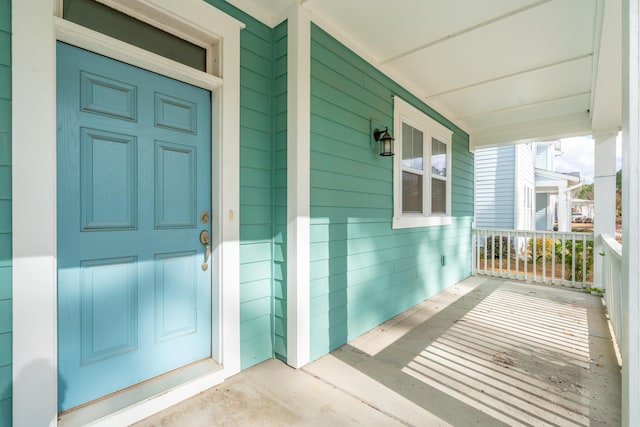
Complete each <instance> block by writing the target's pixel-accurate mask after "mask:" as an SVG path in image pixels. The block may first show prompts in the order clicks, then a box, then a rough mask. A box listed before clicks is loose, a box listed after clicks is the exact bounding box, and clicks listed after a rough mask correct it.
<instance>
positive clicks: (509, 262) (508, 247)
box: [507, 231, 511, 277]
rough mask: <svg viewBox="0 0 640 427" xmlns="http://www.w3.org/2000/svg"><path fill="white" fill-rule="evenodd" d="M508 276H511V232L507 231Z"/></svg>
mask: <svg viewBox="0 0 640 427" xmlns="http://www.w3.org/2000/svg"><path fill="white" fill-rule="evenodd" d="M507 277H511V232H510V231H507Z"/></svg>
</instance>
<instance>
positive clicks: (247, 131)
mask: <svg viewBox="0 0 640 427" xmlns="http://www.w3.org/2000/svg"><path fill="white" fill-rule="evenodd" d="M206 1H208V2H209V3H210V4H212V5H213V6H215V7H217V8H218V9H220V10H222V11H223V12H225V13H227V14H229V15H231V16H233V17H234V18H236V19H238V20H239V21H241V22H243V23H244V24H245V25H246V27H245V28H244V29H243V30H242V31H241V32H240V357H241V367H242V369H245V368H247V367H249V366H252V365H254V364H256V363H260V362H262V361H264V360H266V359H269V358H272V357H273V273H272V270H273V223H274V221H273V139H274V137H273V110H272V104H273V34H274V30H273V29H271V28H269V27H268V26H266V25H264V24H262V23H261V22H259V21H257V20H256V19H254V18H252V17H251V16H249V15H247V14H246V13H244V12H242V11H240V10H239V9H237V8H236V7H234V6H232V5H231V4H229V3H227V2H226V1H223V0H206ZM222 286H224V284H222Z"/></svg>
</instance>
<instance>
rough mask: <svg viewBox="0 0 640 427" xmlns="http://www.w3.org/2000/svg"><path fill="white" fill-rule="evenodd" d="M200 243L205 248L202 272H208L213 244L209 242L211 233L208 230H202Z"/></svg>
mask: <svg viewBox="0 0 640 427" xmlns="http://www.w3.org/2000/svg"><path fill="white" fill-rule="evenodd" d="M200 243H202V245H203V246H204V247H205V250H204V262H203V263H202V271H207V270H208V269H209V263H208V261H209V257H210V256H211V244H210V241H209V232H208V231H207V230H202V231H201V232H200Z"/></svg>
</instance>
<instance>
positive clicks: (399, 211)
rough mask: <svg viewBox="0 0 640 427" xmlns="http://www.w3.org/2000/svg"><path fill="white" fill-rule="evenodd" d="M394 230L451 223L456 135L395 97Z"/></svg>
mask: <svg viewBox="0 0 640 427" xmlns="http://www.w3.org/2000/svg"><path fill="white" fill-rule="evenodd" d="M393 108H394V130H395V139H396V144H395V147H396V148H395V160H394V172H393V174H394V175H393V181H394V183H393V200H394V209H393V228H409V227H426V226H432V225H448V224H451V135H452V132H451V131H450V130H449V129H447V128H446V127H444V126H443V125H441V124H440V123H438V122H436V121H435V120H433V119H432V118H430V117H429V116H427V115H426V114H425V113H423V112H422V111H420V110H418V109H417V108H415V107H413V106H412V105H410V104H408V103H407V102H406V101H404V100H402V99H400V98H399V97H397V96H396V97H394V101H393Z"/></svg>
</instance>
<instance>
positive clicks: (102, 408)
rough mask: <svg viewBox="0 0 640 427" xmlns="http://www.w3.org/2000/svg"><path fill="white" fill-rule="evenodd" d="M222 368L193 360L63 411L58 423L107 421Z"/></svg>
mask: <svg viewBox="0 0 640 427" xmlns="http://www.w3.org/2000/svg"><path fill="white" fill-rule="evenodd" d="M222 371H223V367H222V366H221V365H219V364H217V363H216V362H214V361H213V359H205V360H201V361H199V362H194V363H191V364H190V365H187V366H183V367H181V368H178V369H176V370H173V371H171V372H167V373H165V374H162V375H159V376H157V377H155V378H151V379H149V380H147V381H144V382H141V383H139V384H136V385H133V386H131V387H127V388H125V389H123V390H120V391H117V392H115V393H112V394H109V395H107V396H104V397H101V398H100V399H97V400H94V401H92V402H89V403H86V404H84V405H81V406H78V407H76V408H72V409H69V410H68V411H65V412H61V413H60V414H59V416H58V426H60V427H79V426H86V425H91V424H94V423H95V424H101V421H105V420H106V418H108V417H109V416H110V415H112V414H116V413H119V412H122V411H123V410H125V409H127V408H129V407H131V406H135V405H137V404H141V403H143V402H145V401H150V400H152V399H153V398H155V397H160V396H162V395H164V394H167V393H168V392H170V391H172V390H175V389H177V388H180V387H181V386H184V385H186V384H188V383H190V382H194V381H196V380H198V379H201V378H204V377H210V376H212V375H213V374H216V373H221V372H222ZM223 380H224V377H221V378H220V380H219V381H218V382H222V381H223ZM188 397H190V396H188V395H186V396H185V397H184V398H185V399H186V398H188ZM178 401H179V400H178ZM175 403H177V401H176V402H175ZM168 406H171V405H168ZM160 409H164V408H158V409H157V410H160Z"/></svg>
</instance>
